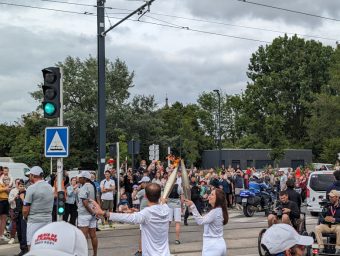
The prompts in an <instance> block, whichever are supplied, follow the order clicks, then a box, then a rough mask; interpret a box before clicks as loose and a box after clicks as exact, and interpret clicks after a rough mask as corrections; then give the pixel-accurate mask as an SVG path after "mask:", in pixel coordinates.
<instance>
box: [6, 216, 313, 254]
mask: <svg viewBox="0 0 340 256" xmlns="http://www.w3.org/2000/svg"><path fill="white" fill-rule="evenodd" d="M229 215H230V220H229V223H228V224H227V225H226V226H225V228H224V238H225V240H226V243H227V248H228V256H240V255H243V256H255V255H258V251H257V239H258V234H259V232H260V231H261V229H262V228H266V227H267V221H266V218H265V217H264V213H256V214H255V216H254V217H251V218H247V217H245V216H244V215H243V213H242V212H241V211H235V210H232V211H230V212H229ZM316 223H317V218H316V217H312V216H310V215H309V214H308V215H307V230H308V231H309V232H310V231H312V230H313V229H314V227H315V225H316ZM97 234H98V237H99V251H98V256H110V255H119V256H131V255H134V253H135V252H136V251H137V248H138V238H139V226H137V225H128V224H119V223H118V224H116V225H115V228H114V229H111V230H103V231H100V232H98V233H97ZM202 234H203V227H201V226H198V225H196V223H194V221H193V220H192V219H189V226H184V225H183V226H182V231H181V237H180V240H181V244H180V245H176V244H175V243H174V242H175V228H174V225H173V224H172V225H171V227H170V234H169V242H170V250H171V254H172V255H183V256H194V255H201V250H202ZM89 248H90V250H89V256H91V255H92V250H91V245H90V246H89ZM17 253H19V246H18V244H14V245H7V244H5V245H0V256H12V255H15V254H17Z"/></svg>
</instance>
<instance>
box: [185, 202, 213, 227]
mask: <svg viewBox="0 0 340 256" xmlns="http://www.w3.org/2000/svg"><path fill="white" fill-rule="evenodd" d="M190 210H191V212H192V215H193V216H194V219H195V221H196V223H197V224H198V225H204V224H208V223H211V222H213V221H214V220H215V219H216V211H214V210H211V211H210V212H209V213H208V214H206V215H204V216H202V215H201V214H200V213H199V212H198V210H197V208H196V206H195V205H194V204H192V205H191V206H190Z"/></svg>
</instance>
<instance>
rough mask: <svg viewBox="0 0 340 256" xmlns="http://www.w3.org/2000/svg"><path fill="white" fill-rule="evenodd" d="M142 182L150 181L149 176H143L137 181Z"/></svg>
mask: <svg viewBox="0 0 340 256" xmlns="http://www.w3.org/2000/svg"><path fill="white" fill-rule="evenodd" d="M143 182H150V178H149V177H148V176H144V177H143V178H142V179H141V180H140V181H139V182H138V183H143Z"/></svg>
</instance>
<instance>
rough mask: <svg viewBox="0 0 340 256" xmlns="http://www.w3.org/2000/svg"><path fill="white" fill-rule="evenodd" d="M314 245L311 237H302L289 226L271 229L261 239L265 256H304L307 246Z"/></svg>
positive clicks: (276, 226)
mask: <svg viewBox="0 0 340 256" xmlns="http://www.w3.org/2000/svg"><path fill="white" fill-rule="evenodd" d="M312 244H313V238H312V237H310V236H301V235H299V234H298V233H297V232H296V230H295V229H294V228H293V227H292V226H291V225H288V224H276V225H273V226H272V227H270V228H269V229H268V230H267V231H266V232H265V233H264V235H263V237H262V239H261V246H262V248H263V249H264V250H265V252H266V254H265V256H303V255H305V248H306V246H310V245H312Z"/></svg>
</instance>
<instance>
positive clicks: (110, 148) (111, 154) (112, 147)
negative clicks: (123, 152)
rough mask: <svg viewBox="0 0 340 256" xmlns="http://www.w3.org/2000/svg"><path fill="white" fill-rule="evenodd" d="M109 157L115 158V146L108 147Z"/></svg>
mask: <svg viewBox="0 0 340 256" xmlns="http://www.w3.org/2000/svg"><path fill="white" fill-rule="evenodd" d="M109 155H110V157H111V158H115V157H116V155H117V144H116V143H115V144H110V145H109Z"/></svg>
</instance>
